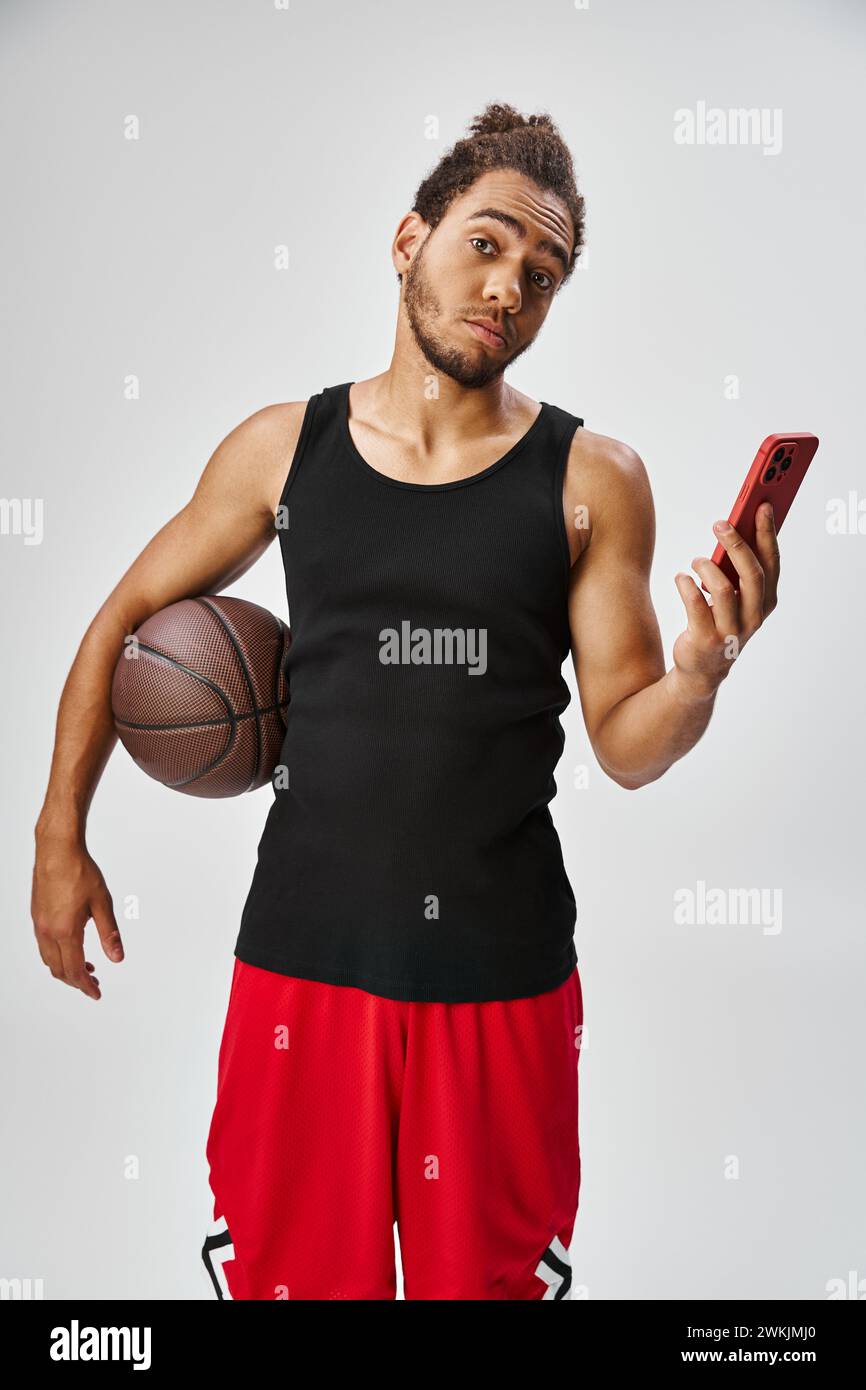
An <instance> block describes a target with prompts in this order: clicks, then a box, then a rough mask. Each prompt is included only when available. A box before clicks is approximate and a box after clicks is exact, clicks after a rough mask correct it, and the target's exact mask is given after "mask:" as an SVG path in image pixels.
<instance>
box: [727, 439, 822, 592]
mask: <svg viewBox="0 0 866 1390" xmlns="http://www.w3.org/2000/svg"><path fill="white" fill-rule="evenodd" d="M817 447H818V436H817V435H816V434H809V433H808V432H806V433H801V434H768V435H767V438H766V439H765V440H764V442H763V444H762V445H761V447H760V449H759V450H758V452H757V453H756V455H755V461H754V463H753V464H752V466H751V468H750V469H749V471H748V473H747V474H746V481H745V482H744V483H743V486H742V487H741V488H740V491H739V494H738V496H737V500H736V502H735V503H734V505H733V507H732V508H731V514H730V516H729V517H728V521H729V522H730V523H731V525H732V526H733V527H734V528H735V529H736V530H737V531H739V533H740V535H741V536H742V537H743V540H744V541H745V542H746V544H747V545H750V546H751V547H752V549H753V550H755V514H756V512H757V510H758V508H759V507H760V505H761V503H762V502H772V504H773V517H774V519H775V523H776V531H777V532H778V531H781V529H782V522H783V521H784V520H785V517H786V516H787V515H788V512H789V510H790V508H791V503H792V502H793V501H794V498H795V497H796V496H797V489H798V488H799V486H800V484H801V483H802V481H803V479H804V478H805V476H806V469H807V468H808V467H809V464H810V463H811V462H812V459H813V458H814V457H815V450H816V449H817ZM755 553H756V554H757V551H756V552H755ZM710 558H711V560H712V561H713V564H714V565H718V567H719V569H720V570H721V571H722V573H723V574H724V575H725V576H726V577H727V578H728V579H729V580H730V581H731V583H732V584H733V586H734V588H735V589H736V591H737V593H739V591H740V576H739V574H738V573H737V571H736V570H735V569H734V566H733V564H732V562H731V560H730V558H729V556H728V552H727V551H726V550H725V547H724V546H723V545H722V543H721V541H720V542H719V544H718V545H717V546H716V548H715V550H714V551H713V553H712V555H711V557H710ZM701 588H702V589H703V590H705V592H706V593H709V589H707V586H706V584H705V583H704V582H703V580H701Z"/></svg>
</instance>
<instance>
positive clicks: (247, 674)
mask: <svg viewBox="0 0 866 1390" xmlns="http://www.w3.org/2000/svg"><path fill="white" fill-rule="evenodd" d="M193 602H194V603H200V604H201V606H202V607H203V608H207V609H209V610H210V612H211V613H213V614H214V616H215V618H216V619H217V621H218V622H219V623H220V624H221V625H222V627H223V630H224V631H225V634H226V636H227V637H228V639H229V641H230V642H231V644H232V646H233V647H234V649H235V652H236V654H237V658H238V661H239V662H240V667H241V672H242V674H243V678H244V680H245V681H246V684H247V693H248V694H249V697H250V704H251V705H252V707H253V712H254V713H255V716H256V761H255V765H254V767H253V775H252V777H251V778H250V780H249V782H248V783H247V788H246V789H247V791H251V790H252V788H253V787H254V786H255V784H256V778H257V777H258V775H259V769H260V767H261V765H262V721H261V719H260V717H259V708H258V705H259V702H258V700H257V699H256V691H255V686H254V685H253V681H252V676H251V675H250V669H249V667H248V666H247V663H246V659H245V657H244V654H243V652H242V651H241V648H240V643H239V642H238V641H237V640H236V638H235V635H234V633H233V632H232V630H231V628H230V627H229V625H228V622H227V621H226V618H225V616H224V614H223V613H222V612H221V611H220V609H219V607H218V606H217V605H216V604H213V603H211V602H210V601H209V600H208V599H206V598H201V597H199V598H196V599H194V600H193Z"/></svg>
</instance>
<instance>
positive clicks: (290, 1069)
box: [33, 105, 779, 1299]
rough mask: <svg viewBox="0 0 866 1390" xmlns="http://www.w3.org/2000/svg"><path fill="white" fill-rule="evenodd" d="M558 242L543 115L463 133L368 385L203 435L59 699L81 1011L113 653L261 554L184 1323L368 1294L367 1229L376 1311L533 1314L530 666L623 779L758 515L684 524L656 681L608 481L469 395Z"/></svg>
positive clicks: (653, 752) (478, 387) (769, 530)
mask: <svg viewBox="0 0 866 1390" xmlns="http://www.w3.org/2000/svg"><path fill="white" fill-rule="evenodd" d="M582 244H583V199H582V198H581V197H580V195H579V194H578V192H577V189H576V186H575V182H574V174H573V166H572V163H571V159H570V156H569V154H568V151H567V149H566V147H565V145H564V143H563V142H562V139H561V137H560V136H559V133H558V132H557V131H556V129H555V127H554V126H553V125H552V123H551V121H550V118H549V117H548V116H533V117H530V118H529V119H528V120H527V119H525V118H524V117H522V116H521V115H520V114H519V113H518V112H516V111H515V110H514V109H513V108H511V107H507V106H499V105H493V106H490V107H488V108H487V110H486V111H485V112H484V113H483V114H482V116H480V117H479V118H478V119H477V120H476V121H475V122H473V125H472V131H471V134H470V136H469V137H467V138H466V139H465V140H462V141H459V142H458V143H457V145H455V147H454V148H453V150H451V151H449V152H448V153H447V154H446V155H445V156H444V157H443V159H442V160H441V161H440V162H439V164H438V165H437V166H436V168H435V169H434V170H433V171H432V173H431V174H430V175H428V177H427V178H426V179H425V180H424V182H423V183H422V184H421V186H420V188H419V189H418V191H417V193H416V196H415V199H414V202H413V209H412V211H411V212H410V213H408V214H407V215H406V216H405V217H404V218H403V219H402V220H401V222H400V224H399V226H398V228H397V232H396V235H395V237H394V241H393V244H392V248H391V255H392V260H393V263H394V266H395V269H396V270H397V273H398V277H399V279H400V303H399V310H398V318H397V331H396V341H395V347H394V353H393V357H392V360H391V363H390V366H389V367H388V369H387V371H385V372H382V373H381V374H380V375H379V376H376V377H373V378H371V379H369V380H366V381H361V382H351V383H344V384H343V385H340V386H335V387H329V388H327V389H325V390H323V391H322V392H319V393H317V394H316V395H314V396H312V397H311V398H310V399H309V400H308V401H300V402H291V403H287V404H279V405H272V406H269V407H267V408H266V409H264V410H261V411H258V412H257V413H256V414H254V415H253V416H251V417H250V418H249V419H248V420H246V421H244V422H243V423H242V424H241V425H239V426H238V428H237V429H236V430H234V431H233V432H232V433H231V434H230V435H229V436H228V437H227V438H226V439H225V440H224V441H223V443H222V444H221V445H220V446H219V448H218V449H217V450H216V452H215V453H214V455H213V457H212V458H211V459H210V461H209V463H208V465H207V467H206V469H205V470H204V473H203V475H202V478H201V480H200V482H199V484H198V487H197V488H196V491H195V494H194V496H193V497H192V499H191V501H190V502H189V503H188V504H187V506H186V507H185V508H184V509H183V510H182V511H181V512H180V513H179V514H178V515H177V516H176V517H175V518H173V520H172V521H170V522H169V523H168V525H167V526H165V527H164V528H163V529H162V530H161V531H160V532H159V533H158V534H157V535H156V536H155V537H154V538H153V540H152V541H151V542H150V544H149V545H148V546H147V547H146V548H145V550H144V551H143V552H142V554H141V555H140V556H139V557H138V559H137V560H136V561H135V563H134V564H133V565H132V567H131V568H130V569H129V571H128V572H127V573H126V574H125V575H124V577H123V578H122V580H121V582H120V584H119V585H118V586H117V588H116V589H115V590H114V592H113V593H112V594H111V595H110V596H109V598H108V599H107V601H106V603H105V604H104V605H103V607H102V609H101V610H100V612H99V613H98V614H97V616H96V618H95V619H94V621H93V623H92V624H91V627H90V629H89V630H88V632H87V634H86V635H85V638H84V640H83V642H82V646H81V649H80V651H79V653H78V655H77V657H76V660H75V663H74V665H73V668H72V671H71V672H70V675H69V678H68V680H67V684H66V687H65V689H64V692H63V697H62V700H61V706H60V714H59V719H58V732H57V742H56V748H55V753H54V759H53V762H52V769H51V776H50V781H49V787H48V792H47V794H46V799H45V805H44V807H43V810H42V812H41V815H40V818H39V822H38V825H37V832H36V843H37V852H36V865H35V869H34V890H33V920H34V924H35V928H36V935H37V940H38V944H39V949H40V952H41V955H42V959H43V960H44V961H45V963H46V965H47V966H48V967H49V969H50V970H51V973H52V974H53V975H54V976H55V978H57V979H60V980H63V981H65V983H67V984H70V985H73V986H74V987H77V988H79V989H81V990H82V991H83V992H84V993H85V994H88V995H89V996H90V997H92V998H99V997H100V995H99V986H98V980H97V979H96V977H95V976H94V975H93V973H92V972H93V968H94V967H93V965H92V964H91V963H90V962H87V961H85V959H84V952H83V933H84V925H85V923H86V921H87V920H88V917H92V918H93V920H94V922H95V923H96V926H97V929H98V931H99V934H100V938H101V941H102V946H103V949H104V951H105V953H106V955H107V956H108V957H109V959H112V960H120V959H122V958H123V949H122V944H121V941H120V934H119V931H118V929H117V924H116V921H115V918H114V914H113V911H112V905H111V897H110V894H109V892H108V889H107V887H106V885H105V882H104V880H103V878H102V875H101V873H100V871H99V869H98V868H97V866H96V865H95V863H94V862H93V860H92V859H91V858H90V856H89V855H88V853H87V850H86V847H85V841H84V827H85V820H86V813H87V809H88V806H89V804H90V799H91V797H92V795H93V791H94V788H95V786H96V783H97V781H98V779H99V776H100V774H101V771H102V768H103V767H104V765H105V762H106V760H107V758H108V756H109V753H110V751H111V749H112V747H113V744H114V739H115V735H114V731H113V725H112V719H111V709H110V693H109V692H110V681H111V675H112V672H113V669H114V665H115V663H116V660H117V657H118V655H119V653H120V651H121V648H122V645H123V639H124V636H125V635H126V634H128V633H130V632H132V631H134V629H135V628H136V627H137V626H138V625H139V624H140V623H141V622H142V621H143V620H144V619H145V618H146V617H148V616H149V615H150V614H152V613H154V612H156V611H157V610H158V609H160V608H162V607H164V606H165V605H167V604H169V603H172V602H174V601H176V600H178V599H180V598H182V597H186V596H191V595H196V594H199V593H202V592H213V591H217V590H219V589H221V588H223V587H225V586H226V585H228V584H230V583H233V582H234V581H235V580H236V579H237V578H238V577H239V576H240V575H241V574H243V573H244V572H245V570H246V569H248V568H249V566H250V565H251V564H253V562H254V561H255V560H256V559H257V558H258V557H259V555H261V554H262V552H263V551H264V550H265V549H266V547H267V545H268V543H269V541H270V540H271V539H272V538H273V535H274V533H275V531H276V533H277V534H278V535H279V540H280V547H281V552H282V558H283V562H284V565H285V569H286V583H287V594H288V597H289V602H290V608H291V623H292V634H293V641H292V646H291V650H290V654H289V663H288V676H289V685H290V705H289V713H288V726H287V731H286V736H285V740H284V744H283V749H282V751H281V755H280V763H279V765H278V771H279V772H281V774H284V775H281V776H280V777H279V778H275V789H274V801H273V804H272V806H271V809H270V812H269V814H268V818H267V822H266V824H265V828H264V832H263V834H262V837H261V840H260V842H259V848H258V860H257V864H256V869H255V874H254V876H253V881H252V885H251V887H250V890H249V894H248V896H247V900H246V903H245V906H244V911H243V916H242V920H241V926H240V932H239V935H238V939H237V944H236V948H235V962H234V973H233V979H232V986H231V993H230V998H229V1006H228V1012H227V1017H226V1022H225V1029H224V1033H223V1038H222V1043H221V1047H220V1056H219V1075H218V1089H217V1100H216V1106H215V1109H214V1113H213V1119H212V1123H211V1128H210V1134H209V1137H208V1144H207V1153H208V1158H209V1161H210V1181H211V1187H212V1190H213V1195H214V1204H213V1223H212V1226H211V1229H210V1230H209V1232H208V1233H207V1236H206V1239H205V1243H204V1249H203V1252H202V1254H203V1258H204V1262H205V1266H206V1269H207V1272H208V1274H209V1276H210V1279H211V1281H212V1284H213V1288H214V1291H215V1292H216V1294H217V1296H218V1297H222V1298H233V1299H236V1298H241V1299H244V1298H274V1299H280V1298H289V1299H291V1298H296V1299H297V1298H301V1299H309V1298H312V1299H320V1298H351V1299H376V1298H382V1299H388V1298H393V1297H394V1296H395V1289H396V1277H395V1267H394V1244H393V1227H394V1223H395V1222H396V1224H397V1227H398V1231H399V1236H400V1248H401V1256H402V1263H403V1276H404V1286H405V1294H406V1297H407V1298H409V1299H418V1298H421V1299H425V1298H431V1299H451V1298H453V1299H515V1298H517V1299H543V1298H566V1297H568V1294H569V1287H570V1279H571V1276H570V1268H569V1257H568V1246H569V1243H570V1241H571V1236H572V1230H573V1225H574V1219H575V1215H576V1210H577V1204H578V1193H579V1185H580V1153H579V1144H578V1134H577V1101H578V1074H577V1073H578V1058H579V1043H580V1033H581V1029H582V1023H583V1009H582V998H581V986H580V979H579V975H578V971H577V964H576V961H577V957H576V954H575V949H574V938H573V933H574V923H575V915H576V913H575V902H574V895H573V893H572V891H571V887H570V885H569V882H568V879H567V877H566V875H565V870H564V867H563V861H562V855H561V849H560V845H559V840H558V837H557V834H556V831H555V829H554V826H553V822H552V820H551V817H550V812H549V809H548V807H549V802H550V800H551V799H552V797H553V795H554V793H555V782H554V778H553V772H554V768H555V765H556V763H557V761H558V758H559V756H560V754H561V751H562V728H561V724H560V721H559V715H560V714H561V712H562V710H563V709H564V708H565V706H566V705H567V703H568V700H569V692H568V688H567V686H566V685H565V682H564V681H563V679H562V674H561V666H562V662H563V661H564V660H565V658H566V657H567V655H568V652H569V649H570V650H571V651H572V653H573V657H574V663H575V670H576V675H577V682H578V687H579V691H580V700H581V706H582V711H583V716H584V720H585V724H586V729H587V732H588V735H589V738H590V740H591V743H592V747H593V750H594V752H595V754H596V757H597V759H598V761H599V764H600V765H601V767H602V768H603V769H604V771H605V772H606V773H607V774H608V776H610V777H611V778H612V779H613V780H614V781H615V782H617V783H618V785H620V786H621V787H623V788H626V789H629V790H633V789H636V788H638V787H642V786H645V785H646V784H647V783H648V782H651V781H654V780H655V779H656V778H658V777H660V776H661V775H662V774H663V773H664V772H665V771H666V770H667V769H668V768H669V767H671V765H672V764H673V763H674V762H675V761H676V760H677V759H679V758H681V757H682V756H683V755H684V754H685V753H686V752H688V750H689V749H690V748H692V747H693V746H694V744H695V743H696V742H697V740H698V739H699V738H700V736H701V734H702V733H703V731H704V729H705V728H706V726H707V723H708V721H709V719H710V715H711V712H712V709H713V704H714V699H715V695H716V691H717V689H718V687H719V685H720V683H721V681H722V680H723V679H725V677H726V676H727V675H728V674H729V672H730V669H731V665H732V656H733V655H734V654H736V652H738V651H739V650H741V649H742V646H743V644H744V643H745V642H746V641H748V639H749V638H750V637H751V636H752V635H753V634H754V633H755V632H756V631H757V629H758V628H759V627H760V625H761V623H762V621H763V618H764V617H765V615H766V614H767V613H768V612H769V611H771V609H772V608H773V607H774V606H775V603H776V587H777V582H778V574H779V558H778V548H777V544H776V539H775V534H774V529H773V525H772V517H771V516H764V515H763V514H761V515H760V516H759V523H758V540H757V548H758V554H757V555H756V554H754V553H753V551H752V550H751V549H750V548H749V547H748V546H747V545H746V544H745V542H744V541H743V540H742V539H741V538H740V537H739V536H738V535H737V534H736V533H735V532H733V531H730V530H728V531H727V532H726V531H724V530H723V529H722V530H718V531H717V533H718V534H719V536H720V538H721V540H722V543H723V544H724V546H725V548H726V549H727V551H728V553H729V554H730V556H731V558H732V561H733V563H734V565H735V567H736V569H737V572H738V574H739V577H740V587H739V593H738V594H737V593H735V591H734V590H733V589H732V587H731V586H730V585H729V583H728V582H727V581H726V579H725V577H724V576H723V574H722V572H721V570H720V569H719V568H718V567H717V566H716V565H714V564H712V562H711V561H710V560H709V559H707V558H705V557H699V558H698V559H696V560H695V561H694V562H693V568H694V570H695V571H696V573H697V574H698V576H699V577H700V579H702V580H703V581H704V583H705V584H706V588H707V590H708V591H709V594H710V596H711V600H712V603H711V604H710V603H709V602H708V601H707V600H706V599H705V598H704V596H703V594H702V593H701V591H700V589H699V588H698V586H697V585H696V583H695V582H694V580H692V579H691V577H690V576H688V575H685V574H678V575H677V576H676V583H677V587H678V589H679V592H680V595H681V598H682V600H683V604H684V606H685V609H686V615H687V627H686V629H685V631H684V632H682V633H681V634H680V636H679V637H678V638H677V641H676V643H675V645H674V649H673V665H672V667H671V669H670V670H669V671H666V670H665V661H664V655H663V651H662V645H661V639H660V634H659V629H658V624H657V621H656V617H655V613H654V611H653V607H652V603H651V600H650V593H649V574H650V566H651V560H652V553H653V547H654V513H653V503H652V496H651V492H650V487H649V482H648V479H647V475H646V470H645V468H644V466H643V463H642V461H641V459H640V458H639V457H638V455H637V454H636V453H635V452H634V450H633V449H630V448H628V447H627V446H626V445H624V444H621V443H618V442H617V441H616V440H613V439H610V438H606V437H604V436H602V435H598V434H593V433H591V432H590V431H588V430H586V429H585V428H583V427H582V426H583V421H582V419H581V418H580V417H578V416H575V415H572V414H570V413H569V412H567V411H565V410H563V409H561V408H559V407H556V406H553V405H549V404H546V403H541V405H539V403H538V402H536V401H533V400H531V399H530V398H528V397H526V396H525V395H523V394H522V393H520V392H518V391H516V390H515V389H514V388H513V387H511V386H510V385H508V384H506V382H505V377H504V373H505V369H506V367H507V366H509V365H510V363H512V362H514V361H515V360H516V359H517V358H518V357H519V356H520V354H521V353H523V352H525V351H526V349H527V348H528V347H529V346H530V345H531V344H532V343H533V342H534V340H535V338H536V337H537V335H538V333H539V331H540V329H541V327H542V324H543V323H544V321H545V319H546V317H547V314H548V312H549V310H550V308H551V305H552V303H553V298H554V296H555V295H556V293H557V292H558V291H559V290H560V289H561V288H562V287H563V285H564V284H565V283H566V281H567V280H568V279H569V277H570V275H571V273H572V271H573V268H574V265H575V262H576V259H577V257H578V255H579V252H580V249H581V246H582ZM732 638H733V639H736V640H735V641H732V640H731V639H732Z"/></svg>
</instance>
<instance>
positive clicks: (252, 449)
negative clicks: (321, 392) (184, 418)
mask: <svg viewBox="0 0 866 1390" xmlns="http://www.w3.org/2000/svg"><path fill="white" fill-rule="evenodd" d="M307 404H308V402H307V401H279V402H276V403H274V404H272V405H266V406H262V408H261V409H260V410H256V411H254V413H253V414H252V415H248V416H247V418H246V419H245V420H242V421H241V423H240V424H239V425H238V426H237V428H236V429H235V430H234V431H233V432H232V434H231V435H230V436H229V438H230V439H234V440H235V442H236V446H237V448H236V453H237V456H238V457H243V458H245V459H247V460H248V463H249V469H250V473H251V479H250V480H251V481H252V480H253V479H254V480H255V485H256V487H257V489H259V490H260V493H261V498H262V502H263V505H265V506H266V508H267V510H268V511H269V512H270V513H271V515H274V514H275V513H276V510H277V506H278V505H279V500H280V497H281V496H282V493H283V488H284V486H285V483H286V479H287V477H288V474H289V469H290V468H291V465H292V462H293V459H294V456H295V450H296V448H297V445H298V440H299V438H300V435H301V427H302V425H303V423H304V416H305V414H306V410H307Z"/></svg>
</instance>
